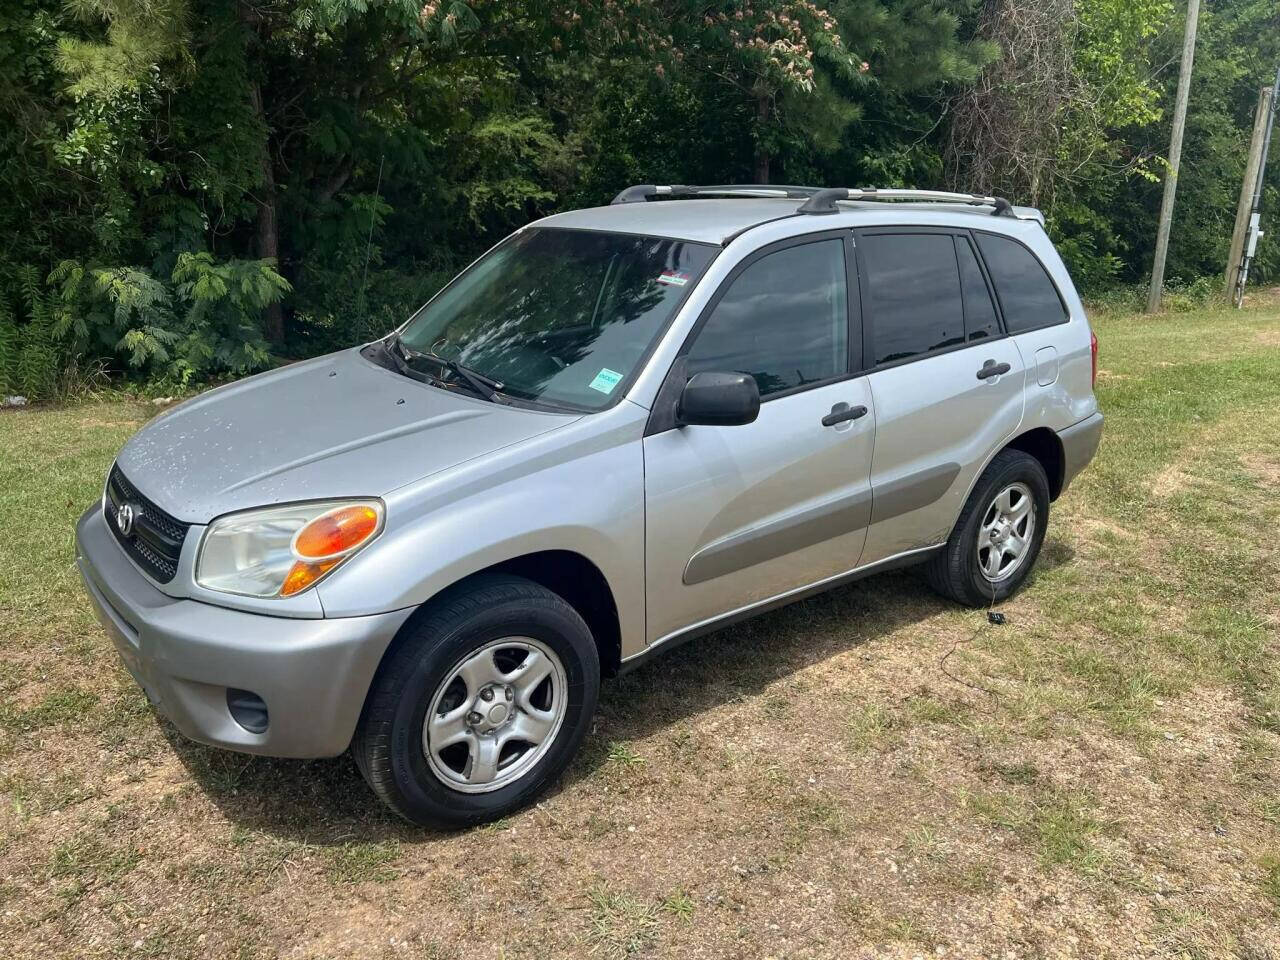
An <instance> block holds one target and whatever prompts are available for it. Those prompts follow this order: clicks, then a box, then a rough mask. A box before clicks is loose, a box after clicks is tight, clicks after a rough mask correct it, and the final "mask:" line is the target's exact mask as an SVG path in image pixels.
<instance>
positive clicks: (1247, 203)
mask: <svg viewBox="0 0 1280 960" xmlns="http://www.w3.org/2000/svg"><path fill="white" fill-rule="evenodd" d="M1270 116H1271V89H1270V88H1269V87H1263V88H1262V89H1261V90H1260V91H1259V92H1258V109H1257V110H1256V111H1255V112H1254V114H1253V136H1252V137H1251V138H1250V140H1249V160H1248V162H1247V163H1246V164H1245V168H1244V180H1243V181H1241V183H1240V202H1239V203H1238V204H1237V205H1236V225H1235V229H1234V230H1232V231H1231V251H1230V252H1229V253H1228V254H1227V277H1226V281H1227V283H1226V290H1225V292H1226V295H1227V296H1228V297H1233V296H1234V295H1235V292H1236V279H1237V278H1238V277H1239V275H1240V259H1241V257H1242V256H1243V255H1244V240H1245V235H1246V234H1247V233H1248V231H1249V214H1250V213H1252V212H1253V188H1254V186H1255V185H1256V184H1257V183H1258V168H1259V166H1260V165H1261V163H1262V143H1263V140H1264V138H1265V137H1266V135H1267V123H1268V118H1269V117H1270Z"/></svg>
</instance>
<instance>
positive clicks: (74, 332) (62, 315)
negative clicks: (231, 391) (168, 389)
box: [49, 252, 290, 384]
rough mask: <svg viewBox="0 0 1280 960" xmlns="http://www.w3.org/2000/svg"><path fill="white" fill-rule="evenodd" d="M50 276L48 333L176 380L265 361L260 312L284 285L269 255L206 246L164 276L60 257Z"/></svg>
mask: <svg viewBox="0 0 1280 960" xmlns="http://www.w3.org/2000/svg"><path fill="white" fill-rule="evenodd" d="M49 282H50V284H51V285H53V287H54V290H55V294H56V303H57V306H56V308H55V310H54V311H53V318H54V319H53V322H52V325H51V328H50V333H51V335H53V336H56V337H58V338H61V339H63V340H65V341H67V342H68V343H69V344H70V345H71V347H72V350H73V352H74V353H75V354H77V355H88V356H114V357H116V358H118V359H119V360H121V361H122V362H123V363H124V365H125V366H126V367H127V368H131V369H133V370H137V371H140V372H144V373H150V374H153V375H158V376H164V377H165V378H167V379H172V380H176V381H178V382H180V383H183V384H185V383H187V382H188V381H190V380H191V379H192V378H193V377H196V378H201V377H207V376H210V375H212V374H218V373H230V374H235V375H242V374H245V373H249V372H252V371H254V370H258V369H262V368H263V367H265V366H266V365H267V363H268V362H269V359H270V355H269V353H268V351H267V346H266V343H265V341H264V340H263V337H262V331H261V325H260V322H259V316H260V314H261V312H262V310H263V308H264V307H266V306H268V305H269V304H272V303H278V302H279V301H280V300H281V298H282V297H283V296H284V295H285V294H286V293H287V292H288V291H289V290H290V286H289V282H288V281H287V280H285V279H284V278H283V277H282V276H280V274H279V273H277V272H276V270H275V265H274V264H273V263H271V262H270V261H265V260H227V261H221V262H219V261H217V260H215V259H214V257H213V256H212V255H211V254H209V253H207V252H200V253H189V252H185V253H181V254H179V255H178V258H177V263H176V265H175V266H174V268H173V271H172V274H171V275H170V276H169V277H168V278H166V279H160V278H157V277H155V276H153V275H152V274H151V273H149V272H148V271H146V270H144V269H142V268H139V267H102V266H91V267H85V266H83V265H81V264H80V263H78V262H76V261H74V260H66V261H63V262H62V263H61V264H59V265H58V267H57V268H56V269H55V270H54V271H53V272H52V273H51V274H50V275H49Z"/></svg>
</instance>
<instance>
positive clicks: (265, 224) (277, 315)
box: [249, 83, 284, 346]
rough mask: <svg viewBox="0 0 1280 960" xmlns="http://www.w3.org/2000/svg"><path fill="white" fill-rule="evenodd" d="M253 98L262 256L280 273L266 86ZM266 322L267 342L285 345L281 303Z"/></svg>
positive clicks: (257, 89) (266, 314)
mask: <svg viewBox="0 0 1280 960" xmlns="http://www.w3.org/2000/svg"><path fill="white" fill-rule="evenodd" d="M249 95H250V98H251V99H252V102H253V109H254V111H255V112H256V113H257V114H258V117H259V118H260V119H261V121H262V126H263V130H264V137H263V141H262V158H261V161H260V163H261V172H262V186H261V187H260V188H259V195H258V256H259V257H260V258H261V259H263V260H271V261H272V263H273V264H274V266H275V268H276V270H277V271H279V270H280V224H279V220H278V218H277V216H276V173H275V168H274V166H273V165H272V163H271V133H270V130H269V129H268V128H267V119H266V111H264V110H263V108H262V87H261V86H260V85H259V84H256V83H255V84H254V85H253V86H252V87H250V92H249ZM262 319H263V332H264V333H265V334H266V336H267V339H268V340H270V341H271V342H272V343H273V344H275V345H277V346H279V345H280V344H282V343H284V311H283V310H282V309H281V308H280V303H279V301H277V302H275V303H271V304H268V305H267V308H266V311H265V312H264V316H263V318H262Z"/></svg>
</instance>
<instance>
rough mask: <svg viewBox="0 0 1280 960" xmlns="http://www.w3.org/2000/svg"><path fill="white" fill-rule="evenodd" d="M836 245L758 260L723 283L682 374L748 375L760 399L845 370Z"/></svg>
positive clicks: (843, 296) (844, 303)
mask: <svg viewBox="0 0 1280 960" xmlns="http://www.w3.org/2000/svg"><path fill="white" fill-rule="evenodd" d="M848 337H849V322H848V293H847V291H846V288H845V275H844V243H843V241H841V240H820V241H818V242H817V243H806V244H803V245H802V246H798V247H788V248H787V249H785V250H779V251H778V252H777V253H771V254H768V255H767V256H764V257H761V258H760V259H759V260H757V261H756V262H755V263H753V264H751V266H749V267H747V268H746V269H745V270H744V271H743V272H742V273H740V274H739V275H738V276H737V278H736V279H734V280H733V281H731V285H730V287H729V289H728V290H727V291H726V292H725V294H724V296H723V297H722V298H721V299H720V302H719V303H717V304H716V306H715V308H714V309H713V310H712V313H711V316H710V317H708V318H707V322H706V324H705V325H704V326H703V327H702V330H701V331H699V333H698V337H697V339H696V340H695V341H694V343H693V348H692V349H691V350H690V351H689V370H688V372H689V375H690V376H692V375H693V374H695V373H699V372H701V371H704V370H717V371H723V372H738V373H749V374H751V375H752V376H753V377H755V378H756V383H757V384H759V386H760V395H761V396H762V397H763V396H767V395H768V394H771V393H778V392H779V391H781V390H789V389H791V388H792V387H798V386H801V385H803V384H806V383H816V382H817V381H820V380H829V379H831V378H832V377H836V376H839V375H840V374H842V373H846V372H847V371H848V368H849V339H848Z"/></svg>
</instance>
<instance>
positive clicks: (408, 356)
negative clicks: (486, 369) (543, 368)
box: [388, 334, 507, 403]
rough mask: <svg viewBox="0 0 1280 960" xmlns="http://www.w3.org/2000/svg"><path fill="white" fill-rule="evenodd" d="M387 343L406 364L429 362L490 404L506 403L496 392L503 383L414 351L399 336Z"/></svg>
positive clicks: (466, 367)
mask: <svg viewBox="0 0 1280 960" xmlns="http://www.w3.org/2000/svg"><path fill="white" fill-rule="evenodd" d="M388 343H389V345H390V347H391V350H392V352H393V353H394V354H397V355H398V356H399V357H400V359H401V360H402V361H403V362H404V363H406V364H409V363H412V362H413V361H415V360H429V361H431V362H432V363H434V364H437V365H439V366H440V367H441V368H442V369H444V370H448V371H449V372H450V373H452V374H453V375H454V377H456V378H457V379H459V380H461V381H462V382H463V383H465V384H466V385H467V386H468V387H470V388H471V389H472V390H473V391H475V392H476V393H477V394H479V395H480V396H482V397H484V398H485V399H486V400H488V401H490V402H491V403H506V402H507V401H506V400H505V399H503V398H502V396H501V395H500V394H499V393H498V391H499V390H501V389H502V387H503V383H502V381H500V380H494V379H493V378H491V377H486V376H485V375H484V374H483V373H481V372H480V371H478V370H472V369H471V368H470V367H468V366H466V365H465V364H462V363H459V362H458V361H457V360H450V359H449V358H447V357H442V356H440V355H438V354H435V353H427V352H426V351H423V350H415V349H414V348H413V347H411V346H409V345H408V344H406V343H404V341H402V340H401V339H400V335H399V334H393V335H392V337H391V339H390V340H389V341H388Z"/></svg>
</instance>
